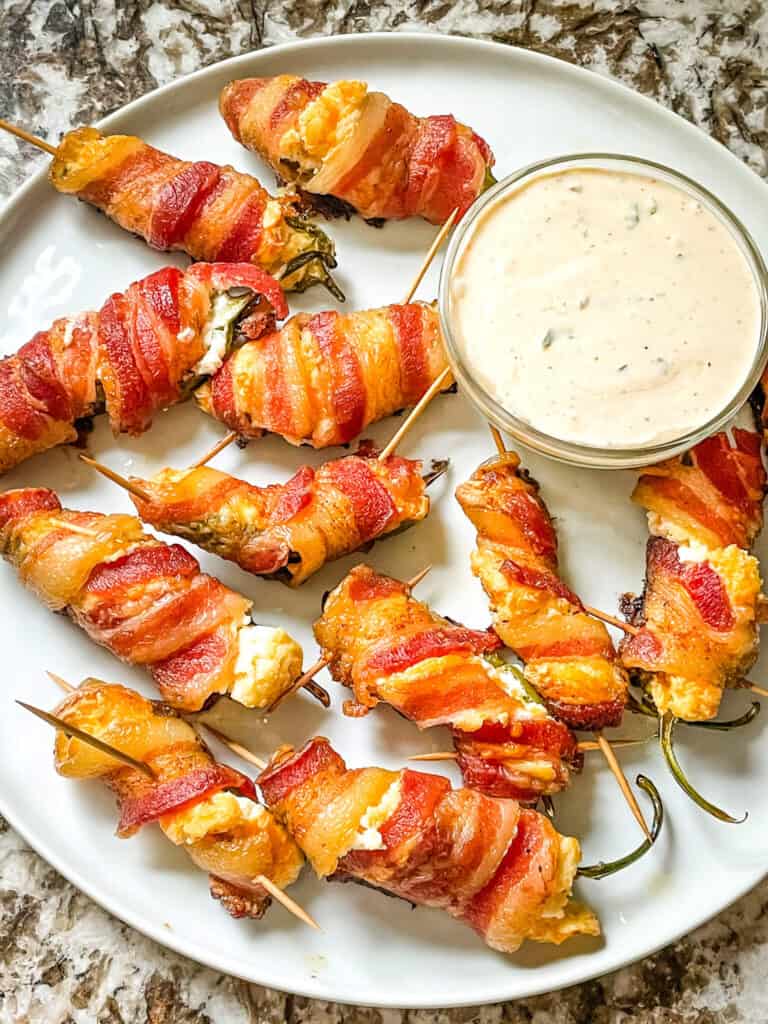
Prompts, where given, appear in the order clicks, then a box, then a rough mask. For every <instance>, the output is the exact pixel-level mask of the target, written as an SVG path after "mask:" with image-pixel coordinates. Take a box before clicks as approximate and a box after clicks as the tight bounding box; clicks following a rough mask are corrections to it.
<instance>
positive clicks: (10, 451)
mask: <svg viewBox="0 0 768 1024" xmlns="http://www.w3.org/2000/svg"><path fill="white" fill-rule="evenodd" d="M287 312H288V309H287V306H286V304H285V297H284V296H283V292H282V289H281V288H280V285H279V284H278V283H277V281H275V280H274V278H271V277H269V276H268V275H267V274H265V273H264V272H263V271H261V270H259V269H258V268H256V267H252V266H250V265H249V264H244V263H232V264H218V263H213V264H212V263H197V264H195V265H194V266H193V267H190V268H189V270H187V271H186V272H182V271H181V270H178V269H177V268H176V267H166V268H164V269H163V270H158V271H156V272H155V273H154V274H150V275H149V276H148V277H145V278H143V279H142V280H141V281H136V282H135V283H134V284H132V285H131V286H130V287H129V288H128V290H127V291H125V292H117V293H115V294H114V295H112V296H110V298H109V299H107V301H106V302H105V303H104V305H103V306H102V308H101V310H100V311H99V312H87V313H81V314H78V315H75V316H69V317H62V318H61V319H59V320H56V321H55V323H54V324H53V325H52V326H51V327H50V328H49V329H48V330H46V331H40V332H39V333H38V334H36V335H35V336H34V338H32V340H31V341H29V342H27V344H26V345H23V346H22V348H20V349H19V351H18V352H16V353H15V354H14V355H11V356H7V357H6V358H4V359H2V360H0V472H6V471H7V470H9V469H11V468H12V467H13V466H16V465H17V464H18V463H20V462H22V461H23V460H24V459H27V458H29V457H30V456H32V455H35V454H37V453H38V452H43V451H46V450H47V449H48V448H52V447H53V446H54V445H57V444H65V443H67V442H71V441H74V440H76V439H77V422H78V420H81V419H82V418H84V417H88V416H92V415H94V414H96V413H99V412H103V411H104V410H105V409H106V412H107V413H108V414H109V419H110V422H111V424H112V429H113V430H114V432H115V434H118V433H127V434H132V435H136V434H140V433H142V432H143V431H144V430H146V429H147V428H148V427H149V426H150V424H151V422H152V417H153V416H154V414H155V413H156V412H158V411H159V410H160V409H165V408H166V407H167V406H169V405H173V404H174V403H175V402H180V401H182V400H183V399H185V398H187V397H188V396H189V394H190V391H191V388H192V387H193V386H194V385H195V384H198V383H199V382H200V380H201V379H203V377H204V376H206V375H208V374H211V373H213V372H214V371H215V370H217V369H218V368H219V366H220V365H221V363H222V360H223V359H224V357H225V355H226V352H227V351H228V349H229V348H231V347H232V345H233V344H235V343H236V342H237V341H238V338H239V337H248V338H255V337H258V336H259V335H260V334H261V333H262V332H264V331H267V330H271V329H274V326H275V318H276V317H279V318H280V319H283V318H284V317H285V316H286V315H287Z"/></svg>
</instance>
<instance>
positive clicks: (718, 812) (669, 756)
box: [659, 713, 748, 825]
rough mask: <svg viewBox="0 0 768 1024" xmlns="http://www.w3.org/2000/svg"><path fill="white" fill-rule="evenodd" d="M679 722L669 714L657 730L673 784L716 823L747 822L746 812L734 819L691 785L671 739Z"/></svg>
mask: <svg viewBox="0 0 768 1024" xmlns="http://www.w3.org/2000/svg"><path fill="white" fill-rule="evenodd" d="M679 721H680V719H678V718H675V716H674V715H671V714H669V713H667V714H665V715H662V716H661V728H660V730H659V741H660V744H661V752H662V753H663V754H664V758H665V760H666V762H667V764H668V765H669V770H670V771H671V772H672V777H673V778H674V780H675V782H676V783H677V784H678V786H679V787H680V788H681V789H682V790H683V792H684V793H685V794H686V796H689V797H690V798H691V800H693V802H694V803H695V804H696V805H697V806H698V807H701V809H702V810H703V811H706V812H707V814H711V815H712V817H713V818H717V820H718V821H724V822H727V823H728V824H730V825H740V824H742V822H745V821H746V820H747V816H748V812H747V811H745V812H744V816H743V817H742V818H734V817H733V815H731V814H728V812H727V811H724V810H722V808H720V807H717V806H716V805H715V804H713V803H711V802H710V801H709V800H707V799H706V798H705V797H703V796H702V795H701V793H699V791H698V790H697V789H695V788H694V787H693V786H692V785H691V783H690V781H689V780H688V777H687V776H686V774H685V772H684V771H683V769H682V767H681V765H680V762H679V761H678V760H677V755H676V754H675V749H674V740H673V737H674V732H675V726H676V725H677V723H678V722H679Z"/></svg>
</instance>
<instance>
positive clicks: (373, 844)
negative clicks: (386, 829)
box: [350, 776, 403, 850]
mask: <svg viewBox="0 0 768 1024" xmlns="http://www.w3.org/2000/svg"><path fill="white" fill-rule="evenodd" d="M402 785H403V782H402V778H400V777H399V776H398V778H396V779H395V781H394V782H393V783H392V785H391V786H390V787H389V789H388V790H387V791H386V793H385V794H384V796H383V797H382V798H381V800H379V802H378V803H377V804H374V805H373V807H369V808H368V810H367V811H366V812H365V814H364V815H363V816H362V818H361V819H360V825H359V827H358V830H357V834H356V835H355V838H354V840H353V843H352V846H351V847H350V849H352V850H383V849H384V840H383V839H382V836H381V832H380V831H379V829H380V828H381V826H382V825H383V824H384V822H385V821H387V820H388V819H389V818H391V817H392V815H393V814H394V813H395V811H396V810H397V807H398V804H399V803H400V795H401V790H402Z"/></svg>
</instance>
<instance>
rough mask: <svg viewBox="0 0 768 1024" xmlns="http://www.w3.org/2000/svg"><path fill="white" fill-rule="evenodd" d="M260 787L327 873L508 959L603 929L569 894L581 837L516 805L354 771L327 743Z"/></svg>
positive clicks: (271, 772)
mask: <svg viewBox="0 0 768 1024" xmlns="http://www.w3.org/2000/svg"><path fill="white" fill-rule="evenodd" d="M258 782H259V785H260V787H261V791H262V793H263V795H264V799H265V801H266V803H267V806H268V807H269V808H270V810H271V811H272V812H273V813H274V814H275V815H276V816H277V817H278V819H279V820H281V821H282V822H283V823H284V824H285V826H286V828H287V829H288V831H289V832H290V834H291V835H292V836H293V838H294V839H295V840H296V842H297V843H298V844H299V846H300V847H301V849H302V851H303V852H304V854H305V856H306V857H307V860H308V861H309V863H310V864H311V865H312V867H313V868H314V870H315V872H316V873H317V874H318V875H319V876H320V877H321V878H330V879H331V880H335V881H356V882H362V883H364V884H366V885H370V886H373V887H374V888H377V889H381V890H383V891H384V892H385V893H389V894H391V895H393V896H399V897H401V898H402V899H405V900H408V901H410V902H411V903H416V904H419V905H421V906H426V907H435V908H438V909H441V910H445V911H447V913H448V914H450V915H451V917H454V918H456V919H457V920H459V921H463V922H464V923H465V924H468V925H469V926H470V927H471V928H474V930H475V931H476V932H477V933H478V935H480V936H481V938H482V939H483V940H484V942H485V943H486V944H487V945H488V946H490V947H491V948H492V949H497V950H499V951H501V952H502V953H514V952H515V950H516V949H518V948H519V947H520V945H521V944H522V943H523V942H524V941H525V940H526V939H532V940H534V941H536V942H554V943H558V944H559V943H561V942H564V941H565V940H566V939H568V938H570V937H571V936H574V935H597V934H599V931H600V926H599V924H598V921H597V919H596V917H595V915H594V914H593V913H592V911H591V910H589V909H588V908H587V907H585V906H583V905H582V904H580V903H577V902H576V901H575V900H573V899H572V898H571V888H572V885H573V879H574V876H575V873H576V868H577V865H578V862H579V857H580V850H579V844H578V842H577V841H576V840H575V839H571V838H569V837H566V836H561V835H560V834H559V833H558V832H556V831H555V829H554V828H553V826H552V825H551V824H550V823H549V821H548V820H547V819H546V818H545V817H544V816H543V815H541V814H538V813H537V812H536V811H531V810H521V809H520V807H519V806H518V804H517V803H516V802H515V801H514V800H506V799H496V798H493V797H489V796H484V795H483V794H481V793H478V792H476V791H474V790H471V789H455V790H454V789H451V785H450V783H449V782H448V780H447V779H445V778H443V777H442V776H439V775H430V774H426V773H424V772H414V771H410V770H409V769H405V770H403V771H399V772H393V771H385V770H384V769H383V768H357V769H349V768H347V766H346V765H345V763H344V761H343V760H342V759H341V757H340V756H339V755H338V754H337V753H336V752H335V751H334V750H333V748H332V747H331V746H330V744H329V743H328V741H327V740H325V739H322V738H316V739H313V740H311V741H310V742H309V743H308V744H307V745H306V746H305V747H304V748H303V750H301V751H299V752H298V753H296V754H293V755H292V756H289V757H288V759H285V757H283V758H282V759H281V758H280V757H279V756H278V757H277V758H275V759H274V760H273V763H272V764H271V765H270V766H269V767H268V768H267V769H266V771H265V772H263V773H262V775H261V776H260V777H259V780H258Z"/></svg>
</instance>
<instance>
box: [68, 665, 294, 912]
mask: <svg viewBox="0 0 768 1024" xmlns="http://www.w3.org/2000/svg"><path fill="white" fill-rule="evenodd" d="M56 714H57V715H58V716H59V717H60V718H63V719H64V721H66V722H68V723H69V724H70V725H74V726H77V727H78V728H80V729H83V730H84V731H85V732H87V733H89V734H90V735H91V736H95V737H97V739H101V740H103V741H104V742H106V743H109V744H110V745H111V746H113V747H116V748H117V749H119V750H121V751H123V752H124V753H126V754H129V755H130V756H131V757H134V758H136V759H137V760H139V761H143V762H145V763H146V764H148V765H149V766H150V767H151V768H152V769H153V771H154V773H155V778H154V779H151V778H149V777H147V776H146V775H144V774H142V773H141V772H140V771H138V770H137V769H135V768H130V767H127V766H126V765H122V764H120V763H118V762H116V761H115V760H114V759H113V758H111V757H109V756H108V755H106V754H102V753H100V752H99V751H97V750H94V749H93V748H92V747H89V746H86V745H85V744H84V743H82V742H81V741H80V740H77V739H74V738H70V737H67V736H65V735H64V734H63V733H57V736H56V748H55V756H56V770H57V771H58V772H59V774H60V775H64V776H66V777H67V778H70V779H85V778H87V779H93V778H100V779H101V780H102V781H103V782H104V783H105V784H106V785H107V786H108V787H109V788H110V789H111V790H112V792H113V793H114V794H115V797H116V798H117V803H118V808H119V811H120V823H119V825H118V835H120V836H121V837H123V838H125V837H126V836H129V835H132V834H133V833H134V832H136V831H138V829H140V828H141V827H142V826H143V825H146V824H149V823H150V822H158V823H159V825H160V827H161V828H162V830H163V832H164V833H165V834H166V836H168V838H169V839H170V840H171V842H173V843H175V844H177V845H181V846H182V847H183V848H184V850H185V851H186V852H187V853H188V854H189V856H190V858H191V859H192V861H193V862H194V863H195V864H196V865H197V866H198V867H200V868H202V869H203V870H204V871H207V872H208V874H209V879H210V887H211V895H212V896H214V898H215V899H220V900H221V902H222V904H223V906H224V907H225V908H226V909H227V910H228V911H229V913H230V914H232V916H233V917H243V916H248V917H253V918H260V917H262V916H263V914H264V912H265V911H266V909H267V908H268V907H269V904H270V902H271V901H270V898H269V896H268V895H267V893H266V891H265V890H264V888H263V887H262V886H261V885H259V884H258V883H257V882H256V881H255V879H256V877H257V876H258V875H265V876H266V877H267V878H269V879H271V880H272V881H273V882H274V883H275V884H276V885H278V886H279V887H280V888H286V887H287V886H288V885H290V884H291V883H292V882H294V881H295V880H296V878H297V877H298V875H299V872H300V871H301V867H302V863H303V858H302V855H301V852H300V851H299V849H298V847H297V846H296V845H295V843H294V842H293V841H292V840H291V838H290V836H289V835H288V834H287V832H286V831H285V829H284V828H283V826H282V825H280V824H279V823H278V822H277V821H276V820H275V818H274V816H273V815H272V814H270V813H269V812H268V811H266V809H265V808H261V809H260V811H259V812H256V808H257V807H258V804H257V798H256V792H255V790H254V787H253V783H252V782H251V780H250V779H248V778H246V777H245V776H244V775H241V773H240V772H237V771H235V770H234V769H233V768H229V767H228V766H226V765H221V764H218V763H217V762H216V761H215V760H214V759H213V756H212V755H211V753H210V751H209V750H208V749H207V747H205V746H204V744H203V742H202V740H201V739H200V737H199V736H198V734H197V733H196V732H195V730H194V729H193V728H192V727H191V726H190V725H189V724H188V723H187V722H185V721H184V720H183V719H182V718H180V717H179V716H178V715H177V714H176V713H175V712H174V711H172V709H171V708H170V707H168V705H166V704H161V703H159V702H158V701H150V700H147V699H146V698H145V697H142V696H141V695H140V694H138V693H136V692H135V691H134V690H129V689H128V688H127V687H124V686H118V685H115V684H109V683H102V682H100V681H99V680H96V679H90V680H86V682H84V683H83V684H81V686H79V687H78V689H77V690H75V691H74V693H72V694H70V695H69V696H68V697H67V698H66V699H65V700H64V701H63V702H62V703H61V704H60V705H59V707H57V708H56ZM224 791H229V792H232V793H236V794H238V795H239V796H241V797H243V798H245V800H246V801H247V803H245V805H241V804H238V802H237V801H234V800H229V801H227V802H220V801H219V800H217V799H212V798H215V797H216V794H219V793H223V792H224ZM251 805H253V807H251ZM241 807H243V810H242V812H241ZM190 812H191V813H190Z"/></svg>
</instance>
